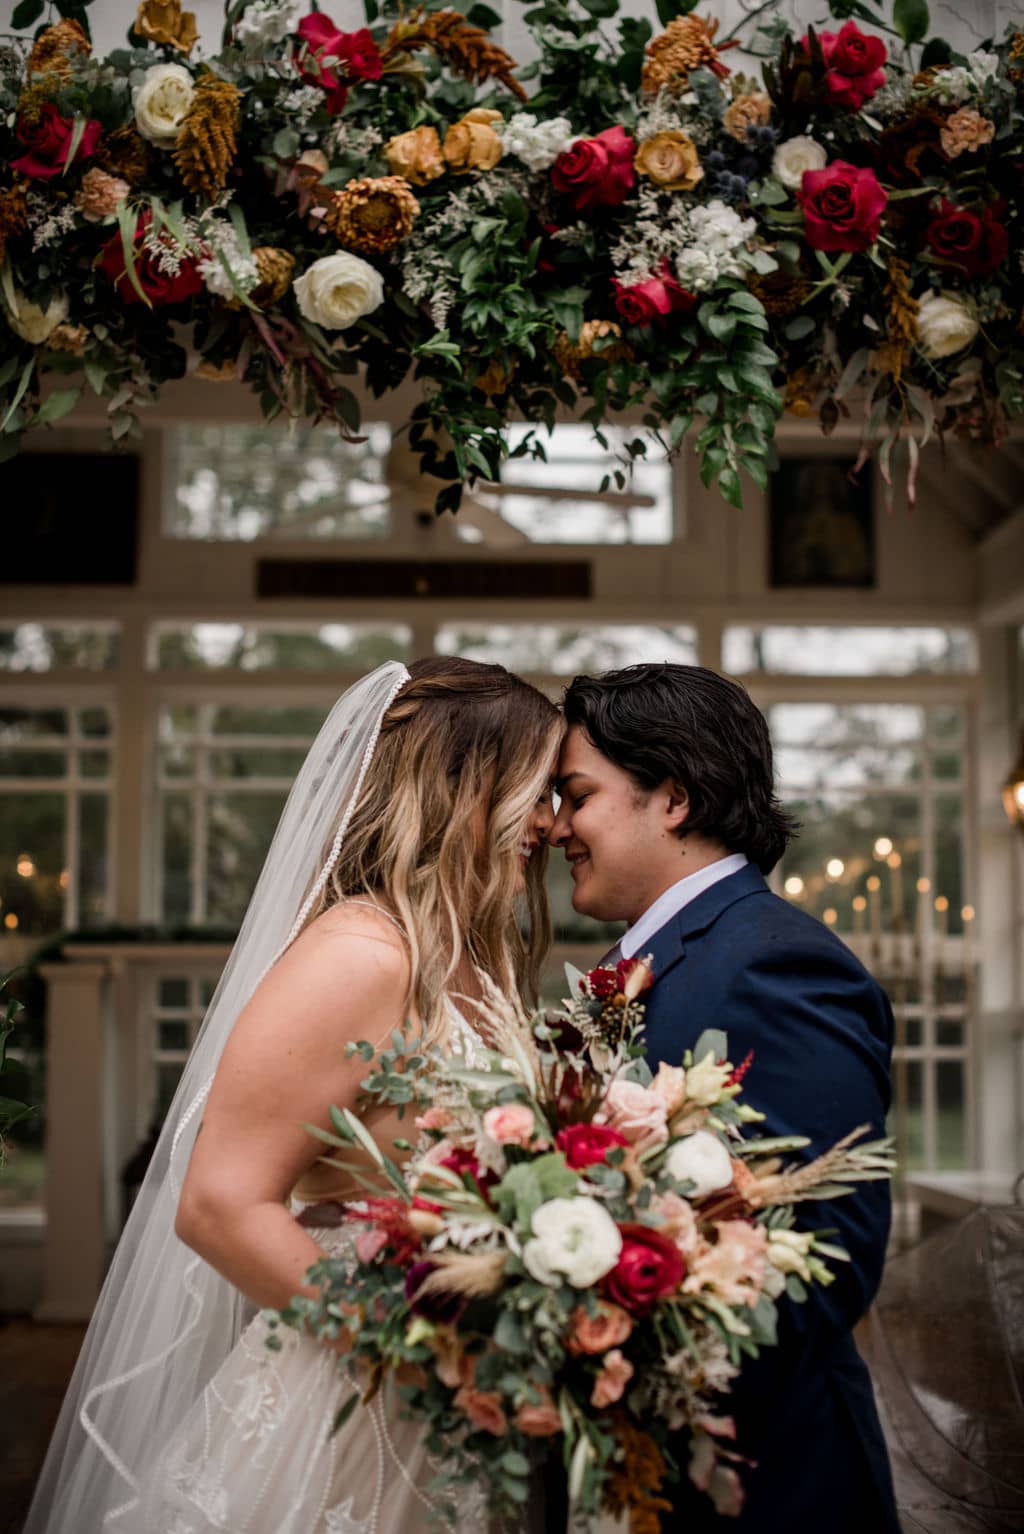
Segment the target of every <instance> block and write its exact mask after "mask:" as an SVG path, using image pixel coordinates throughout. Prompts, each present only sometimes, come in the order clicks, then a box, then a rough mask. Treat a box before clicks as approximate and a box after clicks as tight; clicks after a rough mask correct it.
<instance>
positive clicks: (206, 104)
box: [174, 74, 242, 202]
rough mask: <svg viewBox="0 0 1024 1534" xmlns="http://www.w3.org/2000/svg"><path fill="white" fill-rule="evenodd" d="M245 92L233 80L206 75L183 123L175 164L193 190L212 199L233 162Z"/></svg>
mask: <svg viewBox="0 0 1024 1534" xmlns="http://www.w3.org/2000/svg"><path fill="white" fill-rule="evenodd" d="M241 99H242V93H241V91H240V90H239V89H238V87H237V85H232V84H231V82H230V80H221V79H220V78H219V77H218V76H217V75H214V74H205V75H203V77H202V78H201V79H200V80H197V81H196V87H195V94H194V95H193V97H192V103H191V105H190V107H189V110H188V116H187V117H186V118H185V121H184V122H183V123H182V126H181V131H180V132H179V134H178V141H177V147H176V148H175V151H174V163H175V165H176V166H177V167H178V173H179V175H180V176H181V179H182V181H184V183H185V185H186V186H187V187H188V189H189V191H190V192H196V193H197V194H199V195H200V196H203V197H207V198H208V199H209V200H210V201H211V202H212V201H213V199H214V198H215V197H216V196H217V194H218V193H219V192H221V191H222V190H223V188H224V185H225V183H226V181H227V179H228V172H229V171H230V169H231V166H232V165H233V164H234V159H235V144H236V136H237V133H238V119H239V115H240V106H239V103H240V101H241Z"/></svg>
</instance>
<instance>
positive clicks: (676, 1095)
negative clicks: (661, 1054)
mask: <svg viewBox="0 0 1024 1534" xmlns="http://www.w3.org/2000/svg"><path fill="white" fill-rule="evenodd" d="M651 1091H652V1092H653V1093H654V1095H655V1097H658V1098H660V1099H661V1101H662V1102H663V1103H664V1105H665V1114H666V1117H667V1118H671V1117H672V1115H673V1113H676V1112H677V1111H678V1110H679V1109H680V1108H681V1107H682V1106H683V1103H684V1102H685V1101H686V1072H685V1071H684V1070H683V1067H682V1066H681V1065H667V1064H666V1063H665V1061H664V1060H663V1061H662V1062H661V1064H660V1065H659V1066H658V1074H657V1075H656V1076H655V1078H654V1080H653V1081H652V1082H651Z"/></svg>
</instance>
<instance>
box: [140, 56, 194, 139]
mask: <svg viewBox="0 0 1024 1534" xmlns="http://www.w3.org/2000/svg"><path fill="white" fill-rule="evenodd" d="M194 94H195V86H194V84H193V81H192V76H191V75H190V74H189V72H188V70H187V69H186V68H185V66H184V64H154V65H153V67H152V69H147V70H146V78H145V79H144V80H143V82H142V84H141V85H139V86H137V87H136V90H135V94H134V96H133V97H132V100H133V102H134V106H135V126H136V127H137V128H138V130H139V132H140V133H141V134H142V137H143V138H145V139H148V140H149V142H150V143H151V144H156V145H157V147H158V148H160V149H173V148H174V145H175V143H176V142H177V138H178V134H179V133H180V132H181V125H182V123H183V122H184V121H185V118H186V117H187V116H188V112H189V108H190V107H191V105H192V97H193V95H194Z"/></svg>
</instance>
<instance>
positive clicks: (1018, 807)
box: [1003, 730, 1024, 831]
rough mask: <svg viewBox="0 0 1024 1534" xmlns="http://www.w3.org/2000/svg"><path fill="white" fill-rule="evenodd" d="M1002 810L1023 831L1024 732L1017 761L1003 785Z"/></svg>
mask: <svg viewBox="0 0 1024 1534" xmlns="http://www.w3.org/2000/svg"><path fill="white" fill-rule="evenodd" d="M1003 808H1004V809H1005V811H1006V816H1007V819H1008V820H1009V821H1010V822H1011V823H1012V824H1013V825H1015V826H1017V827H1018V828H1019V829H1020V830H1021V831H1024V730H1022V731H1021V737H1020V751H1019V752H1018V753H1017V760H1016V762H1014V764H1013V766H1012V767H1011V768H1010V773H1009V776H1008V777H1007V779H1006V782H1005V783H1004V784H1003Z"/></svg>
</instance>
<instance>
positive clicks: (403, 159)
mask: <svg viewBox="0 0 1024 1534" xmlns="http://www.w3.org/2000/svg"><path fill="white" fill-rule="evenodd" d="M384 153H385V155H386V156H387V161H388V165H389V167H390V170H391V174H392V175H393V176H402V177H403V178H404V179H405V180H406V181H411V182H412V184H413V186H426V185H427V183H428V182H429V181H436V180H437V178H438V176H443V175H444V172H445V164H444V156H443V155H442V153H441V139H440V137H439V135H438V132H437V129H436V128H431V127H428V126H427V125H426V124H423V125H422V126H421V127H419V128H410V130H409V132H408V133H400V134H399V135H398V136H397V138H393V139H389V140H388V142H387V143H386V144H385V145H384Z"/></svg>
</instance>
